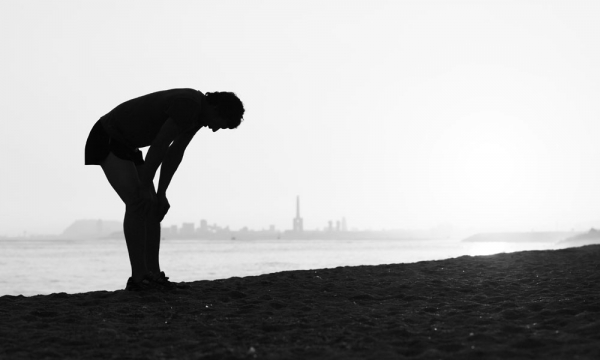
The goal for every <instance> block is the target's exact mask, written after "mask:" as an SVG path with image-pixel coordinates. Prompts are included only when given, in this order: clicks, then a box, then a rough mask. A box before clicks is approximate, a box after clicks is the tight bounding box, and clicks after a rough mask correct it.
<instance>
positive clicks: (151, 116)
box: [100, 89, 206, 148]
mask: <svg viewBox="0 0 600 360" xmlns="http://www.w3.org/2000/svg"><path fill="white" fill-rule="evenodd" d="M203 99H204V94H202V93H201V92H200V91H198V90H194V89H171V90H163V91H158V92H155V93H151V94H148V95H144V96H140V97H138V98H135V99H131V100H129V101H126V102H124V103H122V104H121V105H119V106H117V107H116V108H114V109H113V110H111V111H110V112H109V113H108V114H106V115H104V116H103V117H102V118H101V119H100V121H101V122H102V124H103V125H104V128H105V130H106V131H107V132H108V134H109V135H110V136H111V137H114V138H115V139H117V140H119V141H121V142H123V143H125V144H127V145H129V146H131V147H133V148H141V147H145V146H150V145H151V144H152V141H153V140H154V138H155V137H156V135H157V134H158V132H159V131H160V129H161V127H162V126H163V124H164V123H165V122H166V121H167V119H168V118H172V119H173V120H174V121H175V123H176V124H177V125H179V126H180V127H181V128H182V129H184V130H193V131H198V130H199V129H200V128H201V127H202V126H204V125H206V124H203V123H202V119H201V116H200V109H201V107H202V102H203V101H204V100H203Z"/></svg>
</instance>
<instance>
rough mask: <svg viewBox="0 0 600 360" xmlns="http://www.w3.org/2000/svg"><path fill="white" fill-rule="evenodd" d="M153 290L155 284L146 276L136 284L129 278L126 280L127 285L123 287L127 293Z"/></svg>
mask: <svg viewBox="0 0 600 360" xmlns="http://www.w3.org/2000/svg"><path fill="white" fill-rule="evenodd" d="M154 289H156V284H155V283H154V281H152V279H151V278H150V277H149V276H148V275H146V276H145V277H144V278H143V279H142V281H140V282H136V281H134V280H133V278H132V277H130V278H129V279H128V280H127V285H125V290H127V291H147V290H154Z"/></svg>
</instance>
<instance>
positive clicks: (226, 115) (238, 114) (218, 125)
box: [205, 92, 245, 131]
mask: <svg viewBox="0 0 600 360" xmlns="http://www.w3.org/2000/svg"><path fill="white" fill-rule="evenodd" d="M205 96H206V101H207V102H208V103H209V105H211V106H212V107H213V108H214V109H215V111H216V113H217V114H216V115H217V118H215V119H213V120H212V121H211V124H209V127H210V128H211V129H212V131H217V130H219V129H235V128H237V127H238V126H240V124H241V122H242V120H243V116H244V111H245V110H244V104H242V101H241V100H240V99H239V98H238V97H237V96H236V95H235V94H234V93H232V92H214V93H206V95H205Z"/></svg>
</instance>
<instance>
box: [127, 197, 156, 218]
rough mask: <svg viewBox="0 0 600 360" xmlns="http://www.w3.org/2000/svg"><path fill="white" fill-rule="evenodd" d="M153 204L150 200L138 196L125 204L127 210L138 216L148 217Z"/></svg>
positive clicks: (130, 213)
mask: <svg viewBox="0 0 600 360" xmlns="http://www.w3.org/2000/svg"><path fill="white" fill-rule="evenodd" d="M151 207H152V204H151V202H150V201H149V200H146V199H142V198H136V199H134V200H132V201H130V202H128V203H126V204H125V211H126V212H127V213H128V214H129V215H132V216H134V217H136V218H144V219H145V218H147V217H148V215H149V214H150V211H151Z"/></svg>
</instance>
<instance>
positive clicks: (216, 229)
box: [161, 196, 348, 239]
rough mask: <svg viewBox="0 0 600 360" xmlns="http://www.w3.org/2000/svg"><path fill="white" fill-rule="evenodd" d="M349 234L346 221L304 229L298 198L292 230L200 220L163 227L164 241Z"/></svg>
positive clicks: (324, 236)
mask: <svg viewBox="0 0 600 360" xmlns="http://www.w3.org/2000/svg"><path fill="white" fill-rule="evenodd" d="M342 232H348V225H347V223H346V219H345V218H342V219H341V220H337V221H335V224H334V222H333V221H329V222H328V224H327V226H325V227H324V228H323V230H322V231H320V230H313V231H307V230H305V229H304V219H303V218H302V217H301V216H300V197H299V196H297V197H296V217H294V218H293V219H292V229H291V230H284V231H279V230H277V229H276V228H275V225H271V226H270V227H269V228H268V229H263V230H251V229H248V228H247V227H244V228H242V229H240V230H231V229H229V227H220V226H218V225H217V224H213V225H209V224H208V221H206V220H204V219H202V220H200V224H199V227H196V224H195V223H183V224H181V227H177V226H176V225H173V226H170V227H163V228H162V229H161V237H162V238H163V239H310V238H315V239H316V238H320V239H322V238H328V237H332V236H333V235H334V234H335V235H336V236H335V237H339V235H340V233H342Z"/></svg>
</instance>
